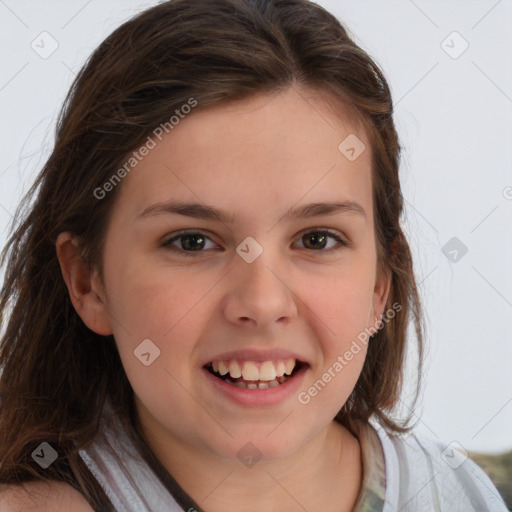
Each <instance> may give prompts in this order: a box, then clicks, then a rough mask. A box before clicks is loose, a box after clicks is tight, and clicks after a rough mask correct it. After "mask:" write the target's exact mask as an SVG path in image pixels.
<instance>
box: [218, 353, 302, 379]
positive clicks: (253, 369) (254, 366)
mask: <svg viewBox="0 0 512 512" xmlns="http://www.w3.org/2000/svg"><path fill="white" fill-rule="evenodd" d="M296 363H297V361H296V360H295V359H292V358H290V359H286V360H283V361H264V362H256V361H240V362H239V361H237V360H235V359H232V360H230V361H214V362H212V367H213V371H214V372H218V373H220V374H221V375H226V374H227V373H229V375H230V376H231V377H233V378H234V379H237V378H239V377H243V379H244V380H268V381H271V380H274V379H275V378H276V377H282V376H283V375H284V374H286V375H291V373H292V372H293V369H294V368H295V365H296Z"/></svg>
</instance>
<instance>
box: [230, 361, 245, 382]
mask: <svg viewBox="0 0 512 512" xmlns="http://www.w3.org/2000/svg"><path fill="white" fill-rule="evenodd" d="M229 375H231V377H233V379H238V377H241V376H242V369H241V368H240V365H239V364H238V363H237V362H236V361H231V363H230V364H229Z"/></svg>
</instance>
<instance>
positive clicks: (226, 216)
mask: <svg viewBox="0 0 512 512" xmlns="http://www.w3.org/2000/svg"><path fill="white" fill-rule="evenodd" d="M338 213H357V214H359V215H361V216H362V217H364V219H365V221H366V220H367V216H366V212H365V210H364V208H363V207H362V206H361V205H360V204H358V203H356V202H354V201H341V202H330V203H310V204H307V205H305V206H300V207H297V208H293V209H290V210H288V211H287V212H286V213H285V214H284V215H283V216H282V219H284V220H285V221H289V222H290V221H293V220H296V219H308V218H311V217H320V216H322V215H335V214H338ZM161 214H170V215H173V214H174V215H183V216H185V217H193V218H195V219H205V220H214V221H219V222H223V223H225V224H234V222H235V219H236V216H235V214H233V213H230V212H226V211H223V210H219V209H217V208H215V207H213V206H209V205H206V204H201V203H194V202H192V203H189V202H182V201H167V202H164V203H156V204H154V205H152V206H149V207H147V208H146V209H145V210H144V211H143V212H142V213H141V214H140V215H139V216H138V217H137V220H139V219H141V218H145V217H152V216H155V215H161Z"/></svg>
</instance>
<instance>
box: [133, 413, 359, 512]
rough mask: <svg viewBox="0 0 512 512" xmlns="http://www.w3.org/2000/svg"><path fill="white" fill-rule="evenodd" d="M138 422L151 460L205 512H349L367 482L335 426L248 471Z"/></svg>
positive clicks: (353, 447) (354, 444) (354, 448)
mask: <svg viewBox="0 0 512 512" xmlns="http://www.w3.org/2000/svg"><path fill="white" fill-rule="evenodd" d="M139 418H140V420H139V421H138V422H137V423H138V426H137V430H138V431H139V433H140V435H141V436H142V437H143V439H144V440H145V442H146V444H147V445H148V446H149V448H150V449H151V451H152V452H153V454H155V456H156V457H157V459H158V460H159V462H160V463H161V464H162V466H163V467H164V468H165V470H166V471H167V472H168V473H169V474H170V475H172V477H173V478H174V479H175V480H176V481H177V482H178V484H179V486H180V487H181V488H182V489H183V490H184V491H185V492H186V493H187V494H188V495H189V496H190V497H191V498H192V499H193V500H194V501H195V502H196V503H198V504H199V505H200V506H201V507H202V508H203V510H205V511H208V512H220V511H225V510H231V509H233V508H237V509H241V510H244V511H246V512H253V511H260V510H266V511H269V512H277V511H279V512H283V511H286V512H287V511H290V512H291V511H295V510H297V511H298V510H301V511H302V510H322V511H323V512H331V511H332V512H334V511H336V512H340V511H347V512H349V511H351V510H353V507H354V506H355V504H356V501H357V498H358V495H359V493H360V490H361V484H362V477H363V475H362V460H361V451H360V446H359V442H358V440H357V438H356V437H354V436H353V435H352V434H351V433H350V432H349V431H348V430H347V429H346V428H345V427H343V426H342V425H340V424H339V423H337V422H335V421H333V422H331V423H330V424H329V425H328V426H327V427H326V428H325V429H324V430H323V431H321V432H320V433H319V434H318V435H316V436H315V437H314V438H313V439H312V440H310V441H309V442H308V443H306V444H305V445H303V446H302V447H301V448H299V449H298V450H296V451H295V452H293V453H292V454H290V455H289V456H287V457H284V458H281V459H279V460H272V461H268V462H262V461H260V462H257V463H256V464H254V465H252V466H250V467H249V466H245V465H243V464H241V463H240V462H239V461H238V460H236V461H233V460H229V459H225V458H221V457H219V456H218V455H216V454H214V453H211V452H209V451H206V450H200V449H198V448H197V447H196V446H191V445H189V444H184V443H183V442H181V441H180V440H178V439H176V438H174V437H173V436H172V435H171V434H170V433H169V432H168V431H166V430H164V429H162V427H161V426H160V425H156V424H155V423H154V422H152V421H151V419H149V417H147V416H145V415H142V417H141V416H140V415H139ZM156 454H158V456H157V455H156Z"/></svg>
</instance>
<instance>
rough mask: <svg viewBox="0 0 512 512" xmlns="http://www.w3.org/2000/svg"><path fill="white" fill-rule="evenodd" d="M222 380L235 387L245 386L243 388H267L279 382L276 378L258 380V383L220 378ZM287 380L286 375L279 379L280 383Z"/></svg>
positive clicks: (273, 386)
mask: <svg viewBox="0 0 512 512" xmlns="http://www.w3.org/2000/svg"><path fill="white" fill-rule="evenodd" d="M222 380H223V381H224V382H227V383H228V384H232V385H233V386H236V387H237V388H245V389H268V388H275V387H277V386H279V382H277V380H276V379H274V380H271V381H270V382H260V383H259V384H258V385H256V383H254V382H251V383H249V384H245V382H243V381H241V380H239V381H237V382H233V381H230V380H229V379H222ZM287 380H288V377H286V378H285V379H284V380H283V381H281V384H282V383H283V382H286V381H287Z"/></svg>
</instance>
